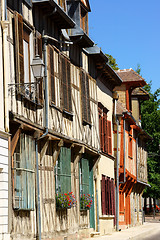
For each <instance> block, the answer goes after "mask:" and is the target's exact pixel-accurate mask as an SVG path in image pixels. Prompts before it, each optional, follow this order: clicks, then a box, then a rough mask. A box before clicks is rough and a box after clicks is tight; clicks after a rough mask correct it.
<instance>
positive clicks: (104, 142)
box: [98, 103, 112, 155]
mask: <svg viewBox="0 0 160 240" xmlns="http://www.w3.org/2000/svg"><path fill="white" fill-rule="evenodd" d="M98 112H99V133H100V146H101V151H102V152H104V153H108V154H110V155H111V154H112V129H111V121H108V120H107V112H108V110H107V109H106V108H105V107H103V105H102V104H101V103H99V104H98Z"/></svg>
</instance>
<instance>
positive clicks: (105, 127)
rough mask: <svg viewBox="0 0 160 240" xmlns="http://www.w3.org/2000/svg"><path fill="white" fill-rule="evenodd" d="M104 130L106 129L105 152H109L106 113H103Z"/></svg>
mask: <svg viewBox="0 0 160 240" xmlns="http://www.w3.org/2000/svg"><path fill="white" fill-rule="evenodd" d="M103 128H104V152H108V139H107V113H105V112H103Z"/></svg>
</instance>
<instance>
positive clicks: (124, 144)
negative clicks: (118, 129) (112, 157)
mask: <svg viewBox="0 0 160 240" xmlns="http://www.w3.org/2000/svg"><path fill="white" fill-rule="evenodd" d="M125 128H126V120H125V119H123V155H124V157H123V159H124V183H125V182H126V130H125Z"/></svg>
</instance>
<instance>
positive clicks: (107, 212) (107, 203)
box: [105, 177, 109, 215]
mask: <svg viewBox="0 0 160 240" xmlns="http://www.w3.org/2000/svg"><path fill="white" fill-rule="evenodd" d="M108 185H109V184H108V178H107V177H105V194H106V214H107V215H108V214H109V211H108V209H109V186H108Z"/></svg>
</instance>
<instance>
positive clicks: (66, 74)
mask: <svg viewBox="0 0 160 240" xmlns="http://www.w3.org/2000/svg"><path fill="white" fill-rule="evenodd" d="M61 79H62V93H63V108H64V110H66V111H69V112H72V98H71V70H70V62H69V61H68V60H67V59H66V58H65V57H63V56H61Z"/></svg>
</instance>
